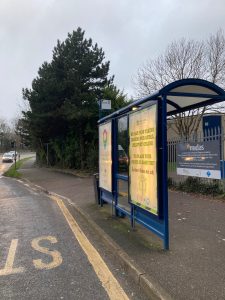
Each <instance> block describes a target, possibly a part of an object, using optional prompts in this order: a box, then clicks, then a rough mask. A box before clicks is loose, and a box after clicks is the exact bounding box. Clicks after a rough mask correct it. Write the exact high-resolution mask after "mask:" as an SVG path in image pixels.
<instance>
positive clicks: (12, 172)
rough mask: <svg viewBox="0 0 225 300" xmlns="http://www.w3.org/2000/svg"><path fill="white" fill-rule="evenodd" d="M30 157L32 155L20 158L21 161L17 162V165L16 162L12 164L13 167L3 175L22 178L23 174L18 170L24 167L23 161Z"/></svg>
mask: <svg viewBox="0 0 225 300" xmlns="http://www.w3.org/2000/svg"><path fill="white" fill-rule="evenodd" d="M30 158H31V157H26V158H23V159H20V160H19V161H17V162H16V167H15V164H13V165H11V167H10V168H9V169H8V170H7V171H6V172H5V173H4V174H3V175H4V176H7V177H14V178H20V177H21V176H22V174H21V173H20V172H18V170H19V169H20V168H21V167H22V165H23V163H24V162H25V161H27V160H28V159H30Z"/></svg>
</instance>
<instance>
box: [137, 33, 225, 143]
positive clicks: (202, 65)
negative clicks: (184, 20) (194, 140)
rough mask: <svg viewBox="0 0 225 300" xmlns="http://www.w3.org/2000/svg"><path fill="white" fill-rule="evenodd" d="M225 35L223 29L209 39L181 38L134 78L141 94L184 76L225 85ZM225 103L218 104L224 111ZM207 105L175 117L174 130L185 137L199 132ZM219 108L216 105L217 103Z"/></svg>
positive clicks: (146, 64)
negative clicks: (224, 80) (202, 40)
mask: <svg viewBox="0 0 225 300" xmlns="http://www.w3.org/2000/svg"><path fill="white" fill-rule="evenodd" d="M224 67H225V38H224V34H223V32H222V30H219V31H218V32H217V33H216V34H215V35H211V36H210V38H209V39H208V40H207V41H206V42H199V41H194V40H186V39H184V38H182V39H181V40H178V41H174V42H172V43H171V44H170V45H169V46H168V47H167V49H166V51H165V53H164V54H162V55H160V56H159V57H158V58H157V59H155V60H149V61H147V62H146V63H145V64H144V65H143V66H142V67H140V68H139V70H138V72H137V75H136V77H135V78H134V86H135V90H136V92H137V95H138V96H144V95H147V94H151V93H153V92H154V91H156V90H159V89H160V88H162V87H164V86H165V85H167V84H169V83H171V82H173V81H175V80H179V79H184V78H202V79H206V80H209V81H212V82H213V83H216V84H219V85H221V86H225V83H224V82H223V78H224V75H225V68H224ZM222 107H223V108H224V105H223V106H221V105H220V106H219V107H217V109H219V110H221V108H222ZM207 109H208V108H207V107H204V108H200V109H196V110H191V111H189V112H184V113H180V114H177V115H175V116H172V118H173V119H174V124H175V127H174V130H175V131H176V133H178V134H179V135H180V136H181V137H185V138H187V137H189V136H190V135H191V134H193V133H196V132H197V130H198V128H199V125H200V121H201V119H202V116H203V114H204V113H205V112H206V111H207ZM213 109H214V110H215V109H216V107H215V106H214V107H213Z"/></svg>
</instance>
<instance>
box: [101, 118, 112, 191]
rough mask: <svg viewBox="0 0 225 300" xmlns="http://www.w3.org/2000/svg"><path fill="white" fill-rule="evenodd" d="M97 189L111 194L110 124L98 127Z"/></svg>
mask: <svg viewBox="0 0 225 300" xmlns="http://www.w3.org/2000/svg"><path fill="white" fill-rule="evenodd" d="M99 187H101V188H103V189H105V190H107V191H109V192H112V122H111V121H110V122H107V123H105V124H102V125H100V126H99Z"/></svg>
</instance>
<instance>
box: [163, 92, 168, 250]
mask: <svg viewBox="0 0 225 300" xmlns="http://www.w3.org/2000/svg"><path fill="white" fill-rule="evenodd" d="M166 116H167V111H166V95H163V98H162V148H163V151H162V161H163V164H162V181H163V207H164V249H165V250H168V249H169V212H168V184H167V118H166Z"/></svg>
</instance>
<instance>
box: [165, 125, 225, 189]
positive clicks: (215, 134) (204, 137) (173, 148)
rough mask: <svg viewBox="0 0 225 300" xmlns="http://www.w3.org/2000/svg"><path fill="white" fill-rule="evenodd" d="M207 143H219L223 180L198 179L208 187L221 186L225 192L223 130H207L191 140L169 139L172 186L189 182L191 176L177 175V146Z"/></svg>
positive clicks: (190, 138) (169, 168)
mask: <svg viewBox="0 0 225 300" xmlns="http://www.w3.org/2000/svg"><path fill="white" fill-rule="evenodd" d="M205 141H212V142H213V141H219V149H220V150H219V151H220V153H219V155H220V169H221V178H222V179H210V178H198V179H197V180H198V181H199V182H201V183H203V184H207V185H210V184H212V185H215V183H216V184H217V185H219V186H220V187H221V189H222V190H223V191H224V192H225V182H224V178H225V162H224V158H225V154H224V149H225V147H224V143H225V136H224V131H223V129H222V130H221V129H220V128H219V127H218V128H215V127H214V128H211V129H209V130H205V131H204V132H201V133H198V134H194V135H192V136H190V137H189V138H180V137H176V138H169V137H168V141H167V146H168V148H167V150H168V178H169V180H170V182H171V183H172V184H176V185H177V184H180V183H183V182H184V181H186V180H187V178H189V177H190V176H184V175H178V174H177V145H178V144H179V143H191V142H194V143H201V142H205Z"/></svg>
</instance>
